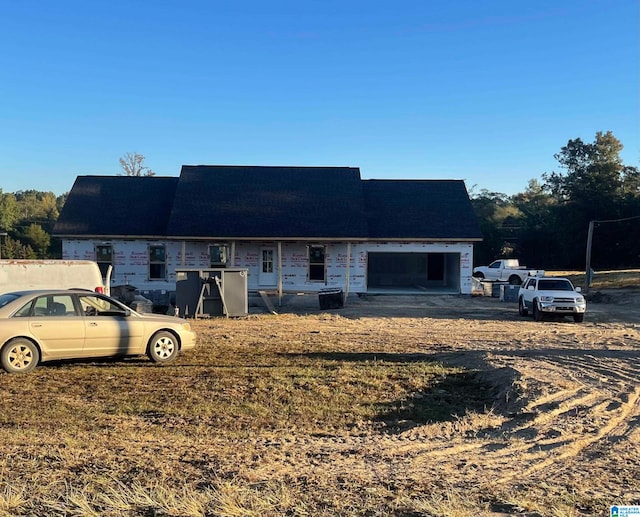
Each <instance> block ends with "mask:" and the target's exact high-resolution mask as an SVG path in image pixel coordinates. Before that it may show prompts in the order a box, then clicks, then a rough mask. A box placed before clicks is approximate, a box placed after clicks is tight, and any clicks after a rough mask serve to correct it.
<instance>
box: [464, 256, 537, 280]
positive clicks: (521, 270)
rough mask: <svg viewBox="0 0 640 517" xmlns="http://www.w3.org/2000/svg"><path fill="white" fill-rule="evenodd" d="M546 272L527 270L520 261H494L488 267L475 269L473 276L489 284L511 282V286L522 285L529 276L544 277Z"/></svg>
mask: <svg viewBox="0 0 640 517" xmlns="http://www.w3.org/2000/svg"><path fill="white" fill-rule="evenodd" d="M542 275H544V270H541V269H527V268H526V266H521V265H520V262H519V261H518V259H500V260H494V261H493V262H492V263H491V264H489V265H488V266H478V267H474V268H473V276H474V277H475V278H479V279H480V280H487V281H489V282H509V283H510V284H511V285H521V284H522V283H523V282H524V281H525V280H526V279H527V277H529V276H542Z"/></svg>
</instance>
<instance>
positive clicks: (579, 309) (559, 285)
mask: <svg viewBox="0 0 640 517" xmlns="http://www.w3.org/2000/svg"><path fill="white" fill-rule="evenodd" d="M586 310H587V302H586V301H585V299H584V296H582V294H581V289H580V288H579V287H574V286H573V284H572V283H571V281H570V280H569V279H568V278H560V277H553V276H543V277H535V278H529V279H527V281H526V282H525V284H524V285H523V286H522V287H520V291H519V292H518V313H519V314H520V316H527V315H528V314H529V311H531V312H532V313H533V319H535V320H536V321H541V320H542V318H543V317H544V316H545V314H548V315H551V316H573V320H574V321H575V322H576V323H582V321H584V313H585V312H586Z"/></svg>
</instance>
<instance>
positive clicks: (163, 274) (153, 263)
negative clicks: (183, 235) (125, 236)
mask: <svg viewBox="0 0 640 517" xmlns="http://www.w3.org/2000/svg"><path fill="white" fill-rule="evenodd" d="M166 279H167V252H166V248H165V247H164V245H157V246H155V245H154V246H149V280H166Z"/></svg>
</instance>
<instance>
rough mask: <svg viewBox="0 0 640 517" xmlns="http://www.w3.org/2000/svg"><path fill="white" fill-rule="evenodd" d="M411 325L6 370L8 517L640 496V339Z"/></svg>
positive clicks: (423, 310) (437, 508)
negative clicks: (159, 356) (163, 356)
mask: <svg viewBox="0 0 640 517" xmlns="http://www.w3.org/2000/svg"><path fill="white" fill-rule="evenodd" d="M424 300H429V302H432V303H425V302H424ZM377 310H378V311H379V310H380V309H377ZM384 310H387V309H384ZM394 311H395V315H394V316H393V317H392V316H389V315H388V314H380V313H378V312H375V313H374V312H370V313H367V314H366V315H355V313H354V312H353V309H351V312H349V310H348V309H345V310H343V311H335V312H325V313H322V312H320V313H319V312H318V311H317V310H316V312H315V313H311V314H307V315H295V314H281V315H280V316H272V315H253V316H249V317H247V318H243V319H222V318H220V319H213V320H210V321H207V320H199V321H194V322H193V325H194V327H195V328H196V331H197V332H198V336H199V347H198V348H197V349H196V350H193V351H190V352H188V353H185V354H183V355H181V356H179V357H178V359H177V361H176V362H174V363H172V364H169V365H165V366H157V365H154V364H152V363H151V362H149V361H148V360H146V359H145V358H133V359H126V360H104V361H85V362H82V361H68V362H62V363H51V364H49V365H43V366H41V367H39V368H37V369H36V370H35V371H34V372H33V373H31V374H28V375H7V374H0V389H2V393H3V397H1V398H0V441H1V442H0V443H2V455H0V517H4V516H33V515H52V516H94V515H95V516H98V515H109V516H116V517H120V516H122V517H124V516H127V517H130V516H138V515H139V516H145V517H146V516H149V517H150V516H175V517H185V516H189V517H191V516H193V517H196V516H216V517H218V516H282V515H291V516H334V515H345V516H351V515H353V516H372V517H374V516H387V515H395V516H403V517H404V516H407V517H408V516H436V515H445V514H446V515H451V516H459V517H462V516H471V515H473V516H476V515H495V514H500V513H502V514H526V515H529V516H531V517H533V516H560V515H562V516H570V517H574V516H575V517H582V516H586V515H602V514H604V513H606V511H608V506H609V505H610V504H623V503H628V504H632V503H633V502H634V501H639V500H640V492H639V491H638V486H637V479H638V478H640V452H639V451H638V447H637V443H638V441H639V440H640V434H639V433H640V431H639V430H638V425H637V422H638V418H640V417H639V416H638V409H637V408H638V400H640V390H639V389H638V388H637V386H638V385H640V378H639V377H640V374H639V373H638V372H640V364H639V361H638V350H640V328H638V327H636V326H634V325H633V324H623V323H614V324H610V323H607V321H606V319H605V316H604V315H601V316H600V319H599V321H598V322H597V323H590V322H589V321H587V322H585V324H583V325H575V324H572V323H561V322H559V323H556V322H545V324H540V323H538V322H534V321H531V320H530V319H522V318H520V317H518V316H517V313H516V311H514V310H513V309H512V308H510V307H506V306H505V305H504V304H501V303H500V302H498V301H497V300H494V299H486V300H485V299H471V298H468V299H467V298H462V297H452V298H446V299H440V298H423V299H422V300H421V301H420V302H418V303H417V305H416V306H415V307H412V308H411V314H413V315H414V316H413V317H409V316H407V314H406V312H407V307H406V306H405V305H403V304H401V305H398V306H396V307H395V308H394ZM342 315H344V316H342ZM474 316H475V317H474Z"/></svg>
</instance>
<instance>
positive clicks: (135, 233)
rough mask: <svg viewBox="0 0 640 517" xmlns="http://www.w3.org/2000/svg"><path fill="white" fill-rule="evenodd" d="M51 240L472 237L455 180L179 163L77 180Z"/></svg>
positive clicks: (470, 217) (470, 215) (476, 234)
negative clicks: (140, 173) (162, 171)
mask: <svg viewBox="0 0 640 517" xmlns="http://www.w3.org/2000/svg"><path fill="white" fill-rule="evenodd" d="M53 233H54V234H55V235H57V236H61V237H85V238H87V237H99V238H105V239H108V238H113V237H151V238H158V239H162V238H169V239H171V238H176V239H182V238H184V239H189V238H194V239H216V240H217V239H226V240H232V239H239V240H242V239H245V240H250V239H264V240H277V239H282V240H288V239H290V240H295V239H305V240H313V239H326V240H331V239H335V240H365V239H375V240H384V239H389V240H405V239H406V240H422V241H428V240H458V241H461V240H463V241H474V240H481V239H482V235H481V233H480V229H479V226H478V223H477V221H476V217H475V214H474V211H473V207H472V206H471V202H470V200H469V196H468V194H467V190H466V188H465V185H464V182H463V181H461V180H361V179H360V170H359V169H358V168H353V167H250V166H247V167H242V166H210V165H197V166H193V165H185V166H183V167H182V171H181V174H180V177H179V178H175V177H157V176H153V177H128V176H78V178H77V179H76V181H75V183H74V185H73V187H72V189H71V191H70V192H69V196H68V197H67V201H66V203H65V205H64V207H63V209H62V212H61V214H60V217H59V218H58V222H57V223H56V225H55V227H54V232H53Z"/></svg>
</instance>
